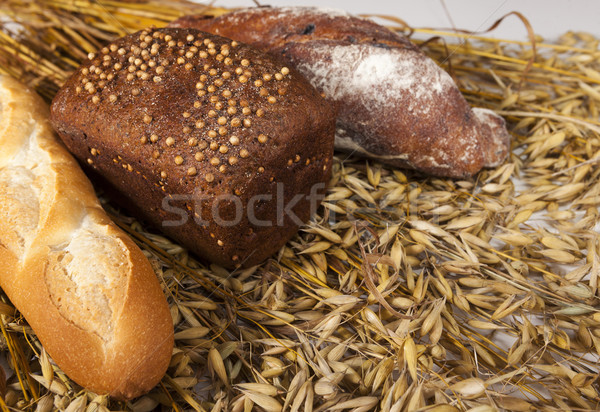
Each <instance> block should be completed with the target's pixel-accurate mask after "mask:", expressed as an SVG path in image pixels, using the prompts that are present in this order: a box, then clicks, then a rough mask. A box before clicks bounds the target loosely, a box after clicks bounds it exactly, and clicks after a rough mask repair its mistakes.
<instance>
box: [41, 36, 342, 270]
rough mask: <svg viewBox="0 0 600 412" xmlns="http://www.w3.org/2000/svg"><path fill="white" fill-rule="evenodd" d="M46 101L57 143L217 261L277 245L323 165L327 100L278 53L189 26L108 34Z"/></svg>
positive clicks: (328, 158) (328, 131)
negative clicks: (49, 104)
mask: <svg viewBox="0 0 600 412" xmlns="http://www.w3.org/2000/svg"><path fill="white" fill-rule="evenodd" d="M51 111H52V115H51V116H52V122H53V125H54V127H55V129H56V130H57V131H58V133H59V135H60V136H61V137H62V139H63V141H64V142H65V143H66V145H67V147H68V148H69V149H70V150H71V152H72V153H74V154H75V156H76V157H77V158H79V160H80V161H81V162H82V163H84V164H85V165H86V166H87V167H88V169H89V170H90V171H91V172H94V173H95V174H96V175H98V176H100V178H99V180H100V179H102V180H104V181H105V183H106V185H107V186H108V187H109V188H111V189H112V190H113V192H115V193H116V194H117V197H118V198H119V199H120V200H122V201H124V203H126V204H127V205H128V206H129V207H131V208H133V209H134V210H135V212H136V213H137V215H138V216H141V217H143V218H145V219H146V220H147V221H148V222H150V223H152V224H154V225H155V226H156V227H158V228H160V229H161V230H162V231H163V232H165V233H166V234H168V235H169V236H171V237H172V238H173V239H175V240H177V241H178V242H179V243H180V244H182V245H184V246H186V247H187V248H189V249H190V250H192V251H194V252H196V253H197V254H198V255H200V256H201V257H203V258H205V259H207V260H210V261H212V262H216V263H218V264H220V265H223V266H225V267H236V266H240V265H242V266H251V265H255V264H257V263H259V262H261V261H263V260H264V259H265V258H267V257H268V256H270V255H272V254H273V253H274V252H276V251H277V250H279V249H280V248H281V247H282V246H283V245H284V244H285V242H286V241H287V240H288V239H289V238H290V237H291V236H293V235H294V234H295V233H296V231H297V229H298V227H299V226H300V225H301V224H302V223H303V222H305V221H306V220H308V218H309V216H310V214H311V212H314V211H315V210H316V207H317V205H318V204H319V201H320V198H321V196H322V195H323V193H324V192H325V183H326V182H327V181H328V179H329V175H330V169H331V165H332V159H333V141H334V133H335V113H334V110H333V108H332V107H331V105H330V104H328V103H327V102H326V101H325V100H324V99H323V98H322V97H321V96H320V95H319V93H318V92H317V91H316V90H315V89H314V88H313V87H312V86H311V85H310V83H309V82H308V81H307V80H306V79H304V77H303V76H302V75H300V74H299V73H298V72H297V71H296V70H294V69H291V68H288V67H286V66H285V65H284V64H283V63H282V62H281V61H280V60H279V59H278V58H275V57H270V56H268V55H267V54H265V53H263V52H260V51H258V50H256V49H254V48H251V47H248V46H246V45H243V44H241V43H238V42H236V41H232V40H231V39H225V38H223V37H220V36H214V35H210V34H207V33H203V32H200V31H197V30H192V29H148V30H145V31H142V32H138V33H135V34H132V35H128V36H126V37H124V38H121V39H119V40H117V41H115V42H114V43H111V44H109V45H108V46H106V47H105V48H103V49H102V50H100V51H99V52H98V53H97V54H91V55H90V56H89V60H87V61H86V62H85V63H84V64H83V65H82V66H81V67H80V68H79V70H77V72H76V73H75V74H74V75H73V76H72V77H71V78H70V79H69V80H68V81H67V83H66V84H65V85H64V87H63V88H62V89H61V90H60V91H59V92H58V94H57V95H56V97H55V98H54V101H53V103H52V108H51Z"/></svg>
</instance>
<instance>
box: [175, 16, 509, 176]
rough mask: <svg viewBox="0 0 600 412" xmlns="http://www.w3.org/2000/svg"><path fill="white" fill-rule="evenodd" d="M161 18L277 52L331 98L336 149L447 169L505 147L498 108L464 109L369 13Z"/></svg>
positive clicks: (414, 50) (468, 170) (472, 166)
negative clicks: (364, 16)
mask: <svg viewBox="0 0 600 412" xmlns="http://www.w3.org/2000/svg"><path fill="white" fill-rule="evenodd" d="M170 26H171V27H189V28H196V29H199V30H202V31H206V32H209V33H214V34H218V35H221V36H225V37H230V38H232V39H235V40H238V41H242V42H245V43H248V44H250V45H252V46H255V47H258V48H260V49H263V50H266V51H269V52H271V53H273V54H278V55H280V56H282V57H283V58H284V59H285V60H286V61H287V63H288V64H289V65H290V66H292V67H295V68H296V69H298V70H299V71H300V72H301V73H302V74H303V75H304V76H305V77H306V78H307V79H308V80H309V81H310V82H311V83H312V85H313V86H315V87H316V88H317V90H319V91H321V92H322V93H323V95H324V96H325V98H326V99H327V100H328V101H329V102H331V103H332V104H334V105H335V106H336V107H337V109H338V117H337V133H336V141H335V145H336V148H337V149H342V150H347V151H350V152H352V153H355V154H359V155H362V156H366V157H369V158H373V159H376V160H378V161H381V162H384V163H388V164H391V165H393V166H399V167H408V168H412V169H416V170H419V171H422V172H425V173H429V174H434V175H439V176H449V177H467V176H471V175H473V174H474V173H476V172H478V171H479V170H480V169H481V168H482V167H493V166H497V165H499V164H500V163H502V161H504V159H505V158H506V156H507V154H508V151H509V148H510V135H509V134H508V132H507V131H506V129H505V127H504V120H503V119H502V118H501V117H500V116H497V115H496V114H494V113H493V112H492V111H489V110H482V109H473V110H471V107H469V105H468V103H467V102H466V100H465V99H464V97H463V96H462V95H461V93H460V91H459V89H458V87H457V86H456V84H455V83H454V81H453V80H452V78H451V77H450V75H448V73H446V72H445V71H444V70H442V69H441V68H440V67H438V66H437V65H436V63H435V62H434V61H433V60H431V59H430V58H429V57H427V56H426V55H425V53H423V52H422V51H421V50H420V49H419V48H418V47H417V46H415V45H414V44H412V43H411V42H410V41H409V40H408V39H407V38H405V37H402V36H400V35H398V34H397V33H395V32H393V31H391V30H388V29H387V28H385V27H383V26H380V25H378V24H376V23H374V22H372V21H370V20H367V19H362V18H358V17H354V16H351V15H349V14H347V13H345V12H343V11H337V10H329V9H319V8H312V7H255V8H250V9H243V10H237V11H234V12H232V13H228V14H225V15H222V16H219V17H216V18H212V19H211V18H207V17H206V16H186V17H183V18H180V19H178V20H175V21H174V22H172V23H171V24H170Z"/></svg>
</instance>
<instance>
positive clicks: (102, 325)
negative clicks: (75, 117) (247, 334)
mask: <svg viewBox="0 0 600 412" xmlns="http://www.w3.org/2000/svg"><path fill="white" fill-rule="evenodd" d="M0 102H1V105H0V147H1V149H0V286H1V287H2V289H3V290H4V292H5V293H6V294H7V296H8V297H9V298H10V300H11V301H12V303H13V304H14V305H15V306H16V307H17V309H19V311H20V312H21V313H22V314H23V315H24V316H25V318H26V319H27V321H28V323H29V324H30V326H31V327H32V328H33V330H34V331H35V332H36V334H37V336H38V338H39V340H40V342H41V343H42V345H43V346H44V348H45V349H46V351H47V352H48V353H49V354H50V356H51V357H52V358H53V360H54V361H55V362H56V364H57V365H58V366H59V367H60V368H61V369H62V370H63V371H64V372H65V373H66V374H67V375H69V377H70V378H71V379H73V380H74V381H76V382H77V383H79V384H80V385H82V386H84V387H86V388H87V389H89V390H91V391H93V392H96V393H98V394H109V395H111V396H113V397H115V398H118V399H131V398H133V397H136V396H139V395H141V394H143V393H145V392H147V391H148V390H150V389H151V388H152V387H154V386H155V385H156V384H157V383H158V382H159V381H160V379H161V378H162V376H163V375H164V373H165V371H166V369H167V366H168V364H169V361H170V358H171V354H172V348H173V326H172V320H171V316H170V312H169V307H168V305H167V302H166V300H165V297H164V295H163V293H162V290H161V287H160V284H159V283H158V281H157V279H156V276H155V274H154V272H153V270H152V267H151V265H150V263H149V262H148V260H147V259H146V257H145V256H144V254H143V253H142V251H141V250H140V249H139V248H138V247H137V246H136V245H135V244H134V243H133V241H132V240H131V239H130V238H129V237H128V236H127V235H126V234H125V233H123V232H122V231H121V230H120V229H118V228H117V226H116V225H115V224H114V223H113V222H112V221H111V220H110V219H109V217H108V216H107V215H106V213H105V212H104V211H103V209H102V207H101V206H100V203H99V202H98V199H97V198H96V196H95V194H94V190H93V188H92V185H91V183H90V182H89V180H88V179H87V178H86V176H85V175H84V173H83V172H82V170H81V169H80V168H79V166H78V164H77V163H76V161H75V160H74V159H73V158H72V157H71V155H70V154H69V153H68V152H67V150H66V149H65V148H64V146H63V145H62V144H61V143H59V141H58V140H57V138H56V137H55V135H54V133H53V131H52V128H51V126H50V123H49V121H48V118H49V112H48V108H47V106H46V104H45V103H44V102H43V101H42V100H41V98H40V97H39V96H37V95H36V94H34V93H33V92H31V91H29V90H27V89H26V88H25V87H24V86H23V85H21V84H20V83H18V82H17V81H16V80H14V79H12V78H10V77H8V76H0Z"/></svg>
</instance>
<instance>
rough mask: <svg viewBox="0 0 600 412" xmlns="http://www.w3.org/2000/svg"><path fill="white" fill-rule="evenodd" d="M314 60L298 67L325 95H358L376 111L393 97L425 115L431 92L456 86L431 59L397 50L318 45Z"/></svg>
mask: <svg viewBox="0 0 600 412" xmlns="http://www.w3.org/2000/svg"><path fill="white" fill-rule="evenodd" d="M312 52H313V53H314V54H315V55H316V56H319V58H318V59H314V60H312V61H297V62H296V64H297V67H298V69H299V70H300V71H301V72H302V73H303V74H304V75H306V77H307V78H308V79H310V81H311V83H312V84H313V86H315V87H317V88H318V89H320V90H322V91H323V92H324V93H325V96H326V97H327V98H329V99H332V100H336V101H343V100H344V99H347V98H348V97H353V96H356V95H357V94H359V95H361V96H363V97H364V103H365V110H369V111H370V112H371V113H372V114H373V116H376V115H377V113H376V112H377V111H378V110H380V106H381V105H389V104H390V102H397V103H396V104H401V105H403V106H404V107H406V108H407V110H409V111H411V112H415V114H427V113H428V112H429V110H430V108H431V107H432V105H434V104H435V102H434V101H433V100H432V99H433V97H434V95H436V94H437V95H439V94H441V93H443V92H444V90H445V89H446V88H447V87H454V86H453V85H454V83H453V81H452V78H451V77H450V76H449V75H448V73H446V72H445V71H443V70H440V68H439V67H438V66H437V65H436V64H435V63H434V62H433V60H431V59H427V58H424V57H423V56H421V55H418V54H415V53H412V51H409V50H405V49H399V50H397V51H394V52H393V53H390V51H389V50H388V49H385V48H380V47H376V46H373V47H369V48H365V47H349V46H348V45H343V46H335V45H331V44H324V43H323V44H318V45H316V46H315V47H314V48H313V49H312Z"/></svg>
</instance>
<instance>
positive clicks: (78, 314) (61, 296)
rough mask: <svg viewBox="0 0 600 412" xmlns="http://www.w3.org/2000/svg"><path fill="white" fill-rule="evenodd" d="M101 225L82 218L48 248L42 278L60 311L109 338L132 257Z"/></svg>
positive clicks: (109, 339) (84, 326) (123, 294)
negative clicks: (63, 238)
mask: <svg viewBox="0 0 600 412" xmlns="http://www.w3.org/2000/svg"><path fill="white" fill-rule="evenodd" d="M105 229H106V227H104V226H101V225H98V224H95V223H94V222H92V221H91V220H90V218H88V217H86V218H84V220H83V222H82V224H81V227H79V228H78V229H77V230H76V231H74V232H73V237H72V238H71V240H70V241H69V243H68V244H65V245H62V247H56V248H54V249H53V250H52V251H51V252H50V254H49V256H48V263H47V266H46V270H45V281H46V285H47V286H48V290H49V291H50V298H51V299H52V302H53V303H54V305H55V306H56V307H57V308H58V310H59V312H60V313H61V315H62V316H64V317H65V318H66V319H68V320H69V321H71V322H72V323H74V324H75V325H76V326H78V327H80V328H81V329H84V330H86V331H88V332H91V333H95V334H96V335H98V337H100V338H101V339H102V340H103V341H105V342H107V343H108V342H110V341H111V340H112V337H113V332H114V331H113V325H115V324H117V322H116V318H117V316H118V314H119V310H120V309H121V308H122V307H123V303H124V300H125V293H126V290H127V274H128V273H129V272H130V271H131V262H130V260H129V256H128V251H127V248H126V247H125V245H124V244H123V243H122V242H121V241H120V240H119V239H118V238H116V237H115V236H114V235H107V234H105V233H103V232H104V230H105ZM91 256H95V257H96V258H93V259H91V258H90V257H91Z"/></svg>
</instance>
